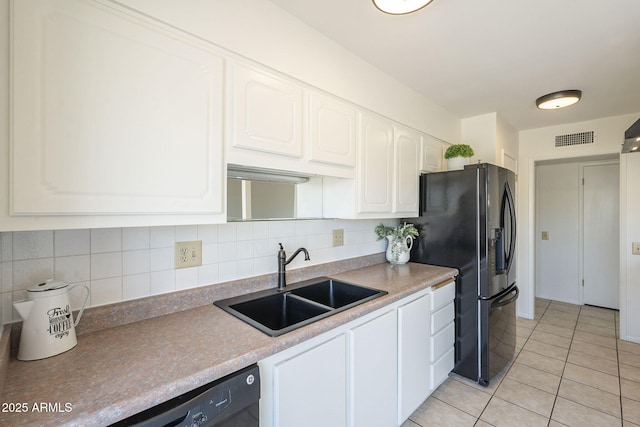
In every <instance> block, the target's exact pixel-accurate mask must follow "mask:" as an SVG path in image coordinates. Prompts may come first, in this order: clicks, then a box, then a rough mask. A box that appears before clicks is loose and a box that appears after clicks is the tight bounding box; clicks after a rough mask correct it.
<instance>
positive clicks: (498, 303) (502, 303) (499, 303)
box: [491, 286, 520, 308]
mask: <svg viewBox="0 0 640 427" xmlns="http://www.w3.org/2000/svg"><path fill="white" fill-rule="evenodd" d="M509 289H510V291H509V292H508V293H507V294H511V293H513V292H515V295H513V296H512V297H511V298H509V299H506V300H505V299H503V298H504V297H505V296H506V295H503V296H502V297H501V298H498V299H497V300H495V301H493V302H492V303H491V307H493V308H498V307H503V306H505V305H509V304H511V303H512V302H514V301H515V300H517V299H518V295H520V289H518V287H517V286H515V287H510V288H509Z"/></svg>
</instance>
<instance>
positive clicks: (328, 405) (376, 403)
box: [259, 282, 454, 427]
mask: <svg viewBox="0 0 640 427" xmlns="http://www.w3.org/2000/svg"><path fill="white" fill-rule="evenodd" d="M451 283H453V282H451ZM452 288H453V285H451V286H450V285H446V286H444V287H442V288H440V289H444V291H441V292H438V291H436V292H437V296H436V298H434V295H433V293H432V291H431V289H428V288H427V289H424V290H422V291H419V292H417V293H415V294H413V295H411V296H409V297H406V298H404V299H402V300H400V301H397V302H395V303H393V304H390V305H388V306H386V307H384V308H381V309H380V310H377V311H374V312H373V313H369V314H367V315H365V316H363V317H361V318H359V319H357V320H354V321H352V322H350V323H347V324H345V325H342V326H339V327H337V328H335V329H333V330H331V331H328V332H326V333H324V334H322V335H320V336H317V337H315V338H312V339H310V340H308V341H305V342H303V343H301V344H298V345H296V346H294V347H291V348H288V349H286V350H284V351H282V352H280V353H277V354H275V355H273V356H270V357H268V358H266V359H264V360H262V361H260V362H259V366H260V375H261V377H262V381H261V398H260V425H261V426H262V427H288V426H295V427H316V426H318V427H326V426H332V427H340V426H349V427H375V426H381V427H387V426H399V425H401V424H402V423H403V422H404V421H406V420H407V418H409V416H410V415H411V414H412V413H413V412H414V411H415V410H416V409H417V408H418V406H420V404H422V402H424V401H425V400H426V399H427V397H428V396H429V394H430V393H431V392H432V391H433V385H434V384H436V383H437V384H438V385H439V384H440V383H441V382H442V381H444V379H446V377H447V375H448V374H449V372H450V371H451V369H452V368H453V362H454V355H453V341H451V342H449V340H448V339H444V340H442V341H440V340H438V339H435V340H434V338H433V330H432V325H433V316H434V314H435V311H438V310H435V311H434V305H433V302H434V299H435V300H436V301H437V303H438V304H443V305H442V306H438V307H437V308H445V309H447V310H449V308H447V307H453V297H454V295H450V292H449V291H450V290H451V289H452ZM445 298H449V299H448V301H447V300H446V299H445ZM445 318H446V319H448V317H447V316H443V317H442V319H445ZM439 322H440V321H439ZM444 322H445V324H446V325H444V327H443V328H442V329H439V330H438V331H437V332H442V331H446V330H448V328H449V327H450V326H451V325H453V319H451V320H450V321H449V320H445V321H444ZM434 345H435V348H434ZM434 352H435V353H434ZM433 354H438V355H440V357H439V358H438V359H437V360H436V361H435V362H433V361H432V356H433ZM434 376H435V379H434Z"/></svg>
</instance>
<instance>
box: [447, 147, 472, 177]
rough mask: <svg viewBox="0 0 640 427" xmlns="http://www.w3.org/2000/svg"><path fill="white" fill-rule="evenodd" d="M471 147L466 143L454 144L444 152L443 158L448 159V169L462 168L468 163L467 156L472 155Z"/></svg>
mask: <svg viewBox="0 0 640 427" xmlns="http://www.w3.org/2000/svg"><path fill="white" fill-rule="evenodd" d="M473 154H474V153H473V148H471V146H470V145H467V144H454V145H450V146H449V148H447V151H445V152H444V158H445V159H447V161H448V166H447V169H448V170H450V171H451V170H458V169H464V165H466V164H469V158H470V157H473Z"/></svg>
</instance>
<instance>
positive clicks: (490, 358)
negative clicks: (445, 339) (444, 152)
mask: <svg viewBox="0 0 640 427" xmlns="http://www.w3.org/2000/svg"><path fill="white" fill-rule="evenodd" d="M514 191H515V175H514V173H513V172H511V171H509V170H507V169H504V168H501V167H498V166H495V165H491V164H487V163H484V164H474V165H467V166H465V168H464V170H459V171H448V172H436V173H428V174H422V175H421V176H420V217H419V218H418V219H413V218H412V219H407V220H406V221H407V222H412V223H414V224H416V226H417V227H418V229H419V230H420V236H419V237H418V239H417V240H416V242H414V245H413V248H412V250H411V261H412V262H419V263H425V264H433V265H440V266H446V267H454V268H457V269H458V270H459V271H460V274H459V276H458V278H457V280H456V297H455V310H456V317H455V330H456V338H455V367H454V369H453V372H455V373H456V374H459V375H461V376H464V377H466V378H470V379H472V380H474V381H477V382H478V383H480V384H482V385H485V386H486V385H488V384H489V381H490V380H491V378H493V376H494V375H495V374H497V373H499V372H500V371H501V370H502V369H504V368H505V367H506V366H507V365H508V364H509V363H510V362H511V361H512V360H513V358H514V355H515V341H516V334H515V328H516V307H515V305H516V300H517V298H518V287H517V286H516V266H515V248H516V218H515V203H514V197H513V194H514Z"/></svg>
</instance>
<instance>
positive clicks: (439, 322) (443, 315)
mask: <svg viewBox="0 0 640 427" xmlns="http://www.w3.org/2000/svg"><path fill="white" fill-rule="evenodd" d="M454 317H455V310H454V305H453V302H451V303H449V304H448V305H445V306H444V307H442V308H441V309H440V310H438V311H436V312H435V313H433V314H431V335H434V334H435V333H436V332H438V331H441V330H442V329H444V328H445V327H446V326H447V325H448V324H449V323H451V322H453V319H454Z"/></svg>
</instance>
